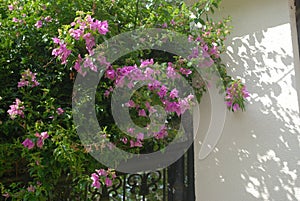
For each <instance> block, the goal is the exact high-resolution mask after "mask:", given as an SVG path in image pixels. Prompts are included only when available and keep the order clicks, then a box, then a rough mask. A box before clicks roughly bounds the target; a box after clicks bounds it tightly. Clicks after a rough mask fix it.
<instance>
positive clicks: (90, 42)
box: [83, 33, 96, 55]
mask: <svg viewBox="0 0 300 201" xmlns="http://www.w3.org/2000/svg"><path fill="white" fill-rule="evenodd" d="M83 39H84V40H85V43H86V49H87V51H88V52H89V54H90V55H93V54H94V51H93V47H94V46H95V45H96V43H95V37H94V36H93V35H92V34H91V33H86V34H84V35H83Z"/></svg>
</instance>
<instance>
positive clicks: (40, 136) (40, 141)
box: [35, 132, 49, 148]
mask: <svg viewBox="0 0 300 201" xmlns="http://www.w3.org/2000/svg"><path fill="white" fill-rule="evenodd" d="M35 136H36V137H38V140H37V142H36V146H37V147H39V148H42V147H43V145H44V140H45V139H47V138H48V137H49V135H48V133H47V132H42V133H41V134H39V133H36V134H35Z"/></svg>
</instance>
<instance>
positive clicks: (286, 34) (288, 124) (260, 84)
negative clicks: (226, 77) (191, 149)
mask: <svg viewBox="0 0 300 201" xmlns="http://www.w3.org/2000/svg"><path fill="white" fill-rule="evenodd" d="M291 5H292V4H291V3H289V2H288V0H251V1H249V0H223V3H222V7H221V11H220V12H221V14H222V15H223V16H227V15H231V16H232V25H233V26H234V29H233V31H232V34H231V37H230V38H229V39H228V45H229V47H228V51H227V55H226V56H224V60H225V61H226V63H227V65H228V69H230V70H229V71H231V74H232V75H233V76H234V77H240V78H242V79H243V80H244V81H245V82H246V84H247V86H248V89H249V91H250V93H251V94H252V95H251V99H250V103H249V105H248V106H247V111H246V112H238V113H230V112H228V113H227V117H226V122H225V127H224V130H223V133H222V136H221V138H220V140H219V142H218V144H217V146H216V148H215V149H214V151H213V152H212V153H211V154H210V155H209V156H208V157H207V158H206V159H204V160H199V158H198V157H199V155H198V153H199V150H200V148H201V141H203V139H204V136H205V133H206V130H207V125H208V123H209V118H210V115H209V114H210V108H209V107H207V105H209V102H210V101H209V98H208V96H206V97H205V98H204V99H203V101H202V102H201V112H200V115H201V118H200V120H201V125H202V126H201V127H200V128H201V129H200V131H199V132H198V135H197V139H196V141H195V144H196V146H195V172H196V178H195V181H196V184H195V185H196V199H197V201H257V200H263V201H273V200H274V201H275V200H276V201H288V200H293V201H294V200H298V201H300V119H299V103H298V96H297V92H296V88H298V89H300V88H299V87H296V86H297V85H299V81H298V80H297V81H298V82H296V78H297V79H300V74H298V71H299V68H300V67H299V60H298V50H297V49H296V48H298V47H297V44H296V43H297V41H296V34H295V29H294V27H293V26H295V24H294V23H295V22H294V18H293V17H291V16H293V15H291V13H292V12H293V11H291V9H292V8H291ZM293 42H294V45H293ZM294 55H295V56H294ZM295 72H296V73H295ZM296 83H298V84H296ZM197 118H199V117H197ZM215 125H216V126H217V125H218V122H215Z"/></svg>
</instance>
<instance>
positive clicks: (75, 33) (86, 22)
mask: <svg viewBox="0 0 300 201" xmlns="http://www.w3.org/2000/svg"><path fill="white" fill-rule="evenodd" d="M45 19H46V18H45ZM108 31H109V30H108V23H107V21H99V20H97V19H94V18H92V17H91V16H90V15H87V16H86V17H85V18H84V19H82V18H77V19H76V20H75V21H74V22H72V23H71V28H70V29H69V31H68V34H69V35H70V36H71V37H72V38H74V39H75V40H77V41H78V40H84V41H85V46H86V50H87V51H88V53H89V55H90V56H92V55H93V54H94V50H93V48H94V47H95V45H96V42H95V36H94V35H95V34H96V33H98V34H101V35H106V33H107V32H108ZM53 41H54V43H55V44H58V45H59V47H58V48H55V49H53V51H52V55H54V56H55V57H58V58H60V59H61V61H62V64H66V63H67V58H68V57H69V55H70V54H71V50H70V49H68V48H67V46H68V44H66V43H64V42H63V41H62V40H61V39H59V38H53ZM70 46H71V45H70ZM82 62H83V64H84V67H85V68H87V67H89V68H90V69H91V70H93V71H95V72H97V67H96V66H95V65H94V63H93V61H92V59H91V58H86V59H85V60H84V61H83V59H82V57H81V55H80V54H78V57H77V59H76V61H75V64H74V66H73V68H74V69H75V70H76V71H77V72H78V73H80V74H81V75H83V76H85V75H86V72H83V71H82V68H81V64H82Z"/></svg>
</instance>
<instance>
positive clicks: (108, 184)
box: [105, 177, 112, 187]
mask: <svg viewBox="0 0 300 201" xmlns="http://www.w3.org/2000/svg"><path fill="white" fill-rule="evenodd" d="M105 185H106V186H108V187H110V186H112V180H111V179H110V178H108V177H106V178H105Z"/></svg>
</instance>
